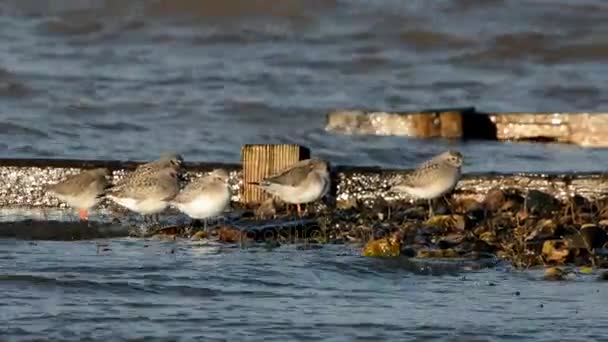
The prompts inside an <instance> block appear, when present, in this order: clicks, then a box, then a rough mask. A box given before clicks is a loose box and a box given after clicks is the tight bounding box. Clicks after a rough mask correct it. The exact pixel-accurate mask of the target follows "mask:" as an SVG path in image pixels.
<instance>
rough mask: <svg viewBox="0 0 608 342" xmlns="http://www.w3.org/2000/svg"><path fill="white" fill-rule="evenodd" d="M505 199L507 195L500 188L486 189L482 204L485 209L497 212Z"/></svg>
mask: <svg viewBox="0 0 608 342" xmlns="http://www.w3.org/2000/svg"><path fill="white" fill-rule="evenodd" d="M506 201H507V197H506V196H505V194H504V192H503V191H502V190H500V189H492V190H490V191H488V193H487V194H486V197H485V198H484V200H483V203H482V204H483V207H484V209H485V210H487V211H489V212H497V211H499V210H501V209H502V208H503V206H504V205H505V202H506Z"/></svg>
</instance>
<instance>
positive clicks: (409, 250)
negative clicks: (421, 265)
mask: <svg viewBox="0 0 608 342" xmlns="http://www.w3.org/2000/svg"><path fill="white" fill-rule="evenodd" d="M401 255H403V256H406V257H408V258H413V257H415V256H416V249H415V248H413V247H411V246H407V247H404V248H402V249H401Z"/></svg>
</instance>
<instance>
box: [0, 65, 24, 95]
mask: <svg viewBox="0 0 608 342" xmlns="http://www.w3.org/2000/svg"><path fill="white" fill-rule="evenodd" d="M16 78H17V77H16V75H15V74H13V73H11V72H9V71H8V70H6V69H3V68H1V67H0V97H9V98H11V97H23V96H25V95H27V94H29V93H30V89H29V88H28V87H27V86H26V85H25V84H24V83H22V82H21V81H19V80H17V79H16Z"/></svg>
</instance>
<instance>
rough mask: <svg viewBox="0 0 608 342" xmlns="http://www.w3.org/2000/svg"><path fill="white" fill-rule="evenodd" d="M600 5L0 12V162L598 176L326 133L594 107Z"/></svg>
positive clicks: (341, 3) (569, 163)
mask: <svg viewBox="0 0 608 342" xmlns="http://www.w3.org/2000/svg"><path fill="white" fill-rule="evenodd" d="M606 17H608V4H607V3H606V2H605V1H602V0H581V1H576V2H573V1H567V0H556V1H551V2H547V1H538V0H526V1H508V0H491V1H487V0H483V1H482V0H452V1H423V0H412V1H400V0H379V1H358V0H348V1H345V0H307V1H304V0H282V1H276V0H226V1H221V2H218V1H207V0H173V1H168V0H155V1H138V0H134V1H129V2H124V1H119V0H56V1H38V0H1V1H0V39H1V41H2V44H0V101H1V103H2V106H1V108H0V157H19V158H22V157H25V158H27V157H53V158H62V157H65V158H82V159H131V160H133V159H135V160H149V159H153V158H156V157H157V156H158V154H159V153H161V152H163V151H167V150H177V151H179V152H182V153H183V154H184V155H185V157H186V158H187V159H188V160H193V161H218V162H238V161H239V156H240V146H241V145H242V144H245V143H298V144H302V145H305V146H308V147H310V148H311V149H312V152H313V154H314V155H317V156H321V157H325V158H328V159H330V160H331V161H332V162H334V163H337V164H350V165H380V166H386V167H411V166H413V165H414V164H417V163H419V162H420V161H421V160H422V159H424V158H427V157H429V156H430V155H432V154H434V153H437V152H439V151H441V150H443V149H445V148H447V147H454V148H459V149H461V150H462V151H463V152H464V153H465V154H466V156H467V159H468V161H467V165H466V167H465V170H464V171H465V172H473V171H481V172H485V171H505V172H509V171H602V170H604V169H606V168H607V167H608V158H606V157H608V154H607V152H605V151H604V150H592V149H590V150H588V149H581V148H578V147H575V146H566V145H557V144H548V145H541V144H529V143H515V144H514V143H498V142H466V143H461V142H453V143H449V142H447V141H443V140H415V139H406V138H400V137H375V136H367V137H362V136H354V137H353V136H339V135H333V134H330V133H326V132H325V131H324V129H323V128H324V124H325V115H326V113H327V111H329V110H331V109H334V108H367V109H384V110H408V109H421V108H429V107H447V106H471V105H474V106H476V107H477V108H478V109H480V110H487V111H493V110H496V111H601V110H606V103H607V102H608V93H607V92H606V91H605V89H608V78H606V77H605V74H606V67H605V61H606V60H607V59H608V38H607V37H608V25H606V24H605V18H606Z"/></svg>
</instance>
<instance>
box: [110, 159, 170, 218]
mask: <svg viewBox="0 0 608 342" xmlns="http://www.w3.org/2000/svg"><path fill="white" fill-rule="evenodd" d="M178 192H179V180H178V171H177V170H176V167H165V168H162V169H158V170H155V171H152V170H150V171H148V172H140V173H134V174H131V175H129V176H128V177H126V178H125V179H124V181H123V182H121V183H120V184H118V185H117V186H114V187H112V188H110V189H109V190H107V191H106V197H108V198H109V199H111V200H112V201H114V202H116V203H118V204H120V205H122V206H124V207H126V208H127V209H129V210H132V211H135V212H138V213H140V214H144V215H150V214H156V213H159V212H161V211H163V210H164V209H165V208H166V207H167V206H168V204H169V201H170V200H172V199H173V198H174V197H175V196H176V195H177V193H178Z"/></svg>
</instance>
